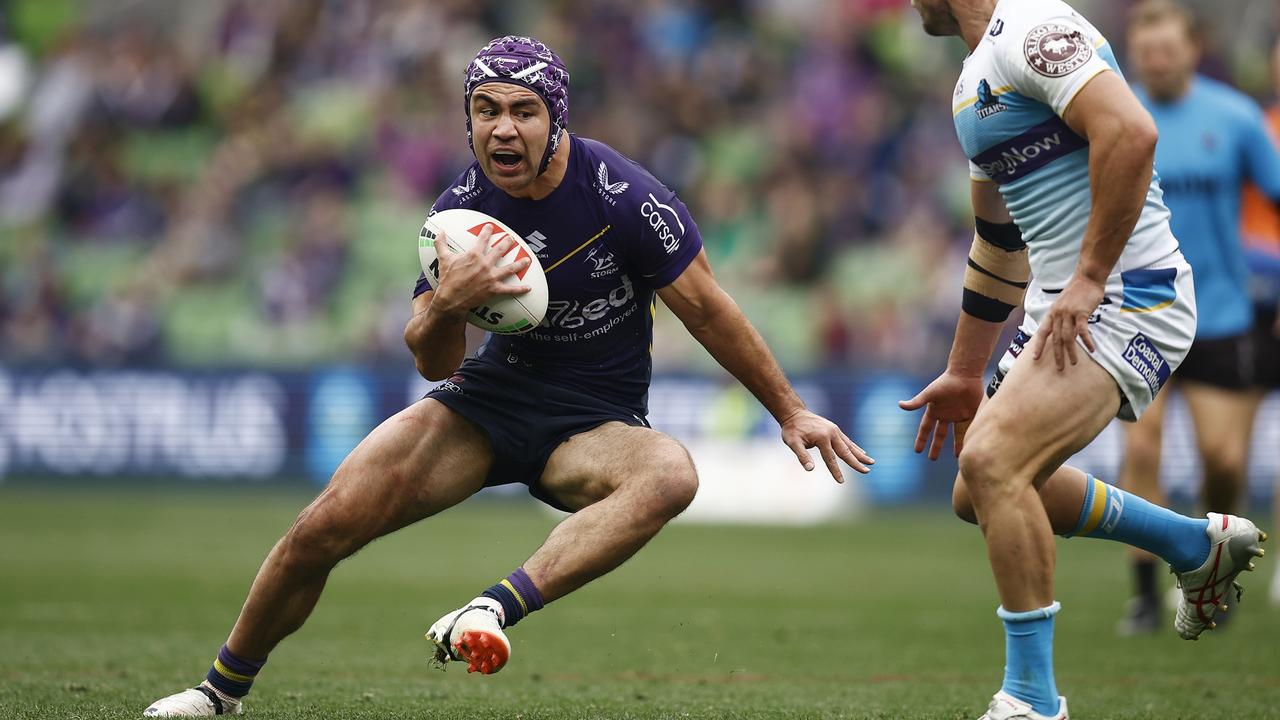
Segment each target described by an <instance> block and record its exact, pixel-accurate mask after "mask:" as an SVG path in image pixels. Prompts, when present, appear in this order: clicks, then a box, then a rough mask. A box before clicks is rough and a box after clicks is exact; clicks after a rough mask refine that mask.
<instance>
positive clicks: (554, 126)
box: [462, 35, 569, 175]
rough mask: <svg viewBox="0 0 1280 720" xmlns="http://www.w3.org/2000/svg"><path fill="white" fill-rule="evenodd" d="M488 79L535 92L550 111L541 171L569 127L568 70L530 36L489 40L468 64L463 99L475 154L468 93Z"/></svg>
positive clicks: (548, 162) (539, 170)
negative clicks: (562, 133)
mask: <svg viewBox="0 0 1280 720" xmlns="http://www.w3.org/2000/svg"><path fill="white" fill-rule="evenodd" d="M489 82H506V83H513V84H515V85H520V86H523V87H526V88H528V89H530V90H532V91H533V92H535V93H537V95H538V97H540V98H542V102H543V103H545V104H546V106H547V112H548V113H549V114H550V115H551V137H550V138H549V139H548V141H547V149H546V151H545V152H544V153H543V154H542V162H541V163H539V164H538V174H539V175H541V174H542V173H543V172H544V171H546V169H547V165H549V164H550V163H551V156H552V155H554V154H555V152H556V148H557V147H559V146H560V135H561V131H562V130H566V129H567V128H568V127H569V71H568V70H566V69H565V67H564V63H563V62H561V61H560V58H559V56H557V55H556V54H555V52H553V51H552V50H551V48H549V47H547V46H546V45H544V44H543V43H541V42H539V41H538V40H535V39H534V38H531V37H520V36H517V35H507V36H506V37H500V38H496V39H494V40H490V41H489V44H488V45H485V46H484V47H482V48H480V52H478V53H476V57H475V59H474V60H472V61H471V64H469V65H467V71H466V79H465V80H464V82H463V98H462V102H463V104H464V106H465V109H466V113H467V146H468V147H470V148H471V152H472V154H475V151H476V147H475V143H474V142H472V139H471V93H473V92H475V89H476V88H478V87H480V86H481V85H483V84H485V83H489Z"/></svg>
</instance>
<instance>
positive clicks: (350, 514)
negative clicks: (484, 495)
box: [300, 398, 492, 542]
mask: <svg viewBox="0 0 1280 720" xmlns="http://www.w3.org/2000/svg"><path fill="white" fill-rule="evenodd" d="M491 464H492V451H491V450H490V447H489V440H488V438H487V437H486V436H485V435H484V433H483V432H482V431H481V430H480V429H479V428H477V427H476V426H475V425H473V424H472V423H471V422H470V421H468V420H466V419H465V418H463V417H462V416H461V415H459V414H457V413H456V412H454V411H452V410H450V409H449V408H447V407H445V406H444V405H443V404H441V403H439V402H437V401H435V400H432V399H429V398H428V399H424V400H419V401H418V402H416V403H414V404H413V405H410V406H409V407H407V408H405V409H404V410H401V411H400V412H398V413H396V414H395V415H392V416H391V417H390V418H387V419H386V420H385V421H383V422H382V423H381V424H380V425H378V427H376V428H374V430H373V432H371V433H369V435H368V436H366V437H365V438H364V439H363V440H361V441H360V444H359V445H357V446H356V448H355V449H354V450H352V451H351V453H350V454H349V455H348V456H347V457H346V459H345V460H343V462H342V464H341V465H340V466H339V467H338V470H337V471H336V472H335V473H334V475H333V479H332V480H330V482H329V485H328V486H326V487H325V489H324V491H323V492H321V493H320V495H319V497H317V498H316V499H315V501H314V502H312V504H311V506H310V507H309V508H308V509H307V511H305V512H304V514H303V518H300V521H303V520H305V521H307V522H310V523H311V524H312V525H313V526H316V528H317V529H323V530H325V531H328V532H331V533H333V534H334V535H337V536H340V537H344V538H349V539H350V540H351V541H353V542H368V541H369V540H372V539H374V538H376V537H379V536H381V535H384V534H386V533H388V532H391V531H393V530H397V529H399V528H401V527H404V526H405V525H409V524H411V523H413V522H416V521H418V520H421V519H422V518H425V517H428V516H430V515H434V514H435V513H438V512H440V511H441V510H444V509H446V508H449V507H452V506H453V505H456V504H457V503H459V502H461V501H462V500H464V499H466V498H468V497H470V496H471V495H473V494H475V493H476V492H478V491H479V490H480V489H481V488H483V487H484V482H485V476H486V474H487V473H488V471H489V466H490V465H491Z"/></svg>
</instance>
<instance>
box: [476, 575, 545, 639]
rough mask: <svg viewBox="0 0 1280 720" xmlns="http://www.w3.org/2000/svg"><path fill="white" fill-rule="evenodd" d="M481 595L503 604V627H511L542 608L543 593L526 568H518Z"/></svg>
mask: <svg viewBox="0 0 1280 720" xmlns="http://www.w3.org/2000/svg"><path fill="white" fill-rule="evenodd" d="M480 595H481V596H482V597H487V598H491V599H493V600H497V601H498V602H499V603H501V604H502V614H503V616H504V619H503V623H502V626H503V627H511V626H512V625H515V624H516V623H518V622H520V620H521V618H523V617H524V616H525V615H528V614H529V613H531V612H533V611H535V610H541V609H542V593H540V592H538V588H537V587H536V586H535V585H534V584H533V581H532V580H530V579H529V575H528V574H527V573H525V571H524V568H516V571H515V572H513V573H511V574H510V575H508V576H507V578H506V579H505V580H503V581H501V582H499V583H498V584H497V585H494V586H493V587H491V588H489V589H488V590H485V591H484V592H482V593H480Z"/></svg>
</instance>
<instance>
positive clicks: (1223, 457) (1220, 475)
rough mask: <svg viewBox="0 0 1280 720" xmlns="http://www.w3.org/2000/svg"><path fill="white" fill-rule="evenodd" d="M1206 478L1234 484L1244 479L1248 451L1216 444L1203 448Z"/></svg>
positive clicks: (1202, 455) (1202, 456)
mask: <svg viewBox="0 0 1280 720" xmlns="http://www.w3.org/2000/svg"><path fill="white" fill-rule="evenodd" d="M1201 459H1202V460H1203V461H1204V474H1205V478H1206V479H1207V480H1209V481H1211V482H1221V483H1228V484H1233V483H1235V482H1238V481H1240V480H1243V478H1244V475H1245V468H1246V465H1247V464H1248V457H1247V451H1246V450H1241V449H1237V448H1234V447H1224V446H1221V445H1219V446H1215V447H1212V448H1202V449H1201Z"/></svg>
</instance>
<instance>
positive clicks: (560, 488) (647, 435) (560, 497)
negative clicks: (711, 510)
mask: <svg viewBox="0 0 1280 720" xmlns="http://www.w3.org/2000/svg"><path fill="white" fill-rule="evenodd" d="M697 482H698V480H697V473H696V471H695V470H694V466H693V459H692V458H690V457H689V453H688V451H687V450H685V449H684V446H683V445H681V444H680V443H679V442H678V441H676V439H675V438H673V437H671V436H670V435H665V434H663V433H660V432H658V431H657V430H653V429H650V428H646V427H638V426H633V425H627V424H625V423H621V422H608V423H605V424H603V425H600V426H598V427H596V428H593V429H591V430H587V431H586V432H582V433H578V434H577V435H574V436H572V437H570V438H569V439H568V440H565V441H564V442H562V443H561V444H560V445H559V446H558V447H557V448H556V449H555V450H554V451H553V452H552V453H551V456H550V457H549V458H548V459H547V464H546V466H545V467H544V468H543V471H542V476H541V478H540V479H539V484H540V485H541V486H542V489H543V491H545V492H546V493H548V494H550V495H551V496H552V497H554V498H555V499H556V500H557V501H558V502H560V503H561V504H562V505H564V506H565V507H567V508H570V509H573V510H580V509H582V508H584V507H587V506H588V505H591V504H593V503H596V502H599V501H600V500H603V499H604V498H606V497H609V495H611V494H613V493H614V492H615V491H617V490H618V489H619V488H620V487H622V486H623V484H626V483H636V484H637V485H638V488H639V489H643V490H646V491H648V492H649V493H651V494H652V495H653V498H652V499H653V500H655V501H659V502H664V503H671V504H679V505H681V509H683V506H684V505H688V504H689V502H690V501H691V500H692V499H693V494H694V493H695V492H696V491H697Z"/></svg>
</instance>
